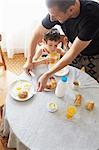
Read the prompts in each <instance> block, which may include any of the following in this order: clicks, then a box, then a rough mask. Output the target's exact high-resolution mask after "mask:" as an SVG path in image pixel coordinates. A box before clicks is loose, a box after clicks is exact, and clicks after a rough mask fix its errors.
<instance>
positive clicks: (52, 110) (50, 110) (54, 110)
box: [47, 102, 58, 112]
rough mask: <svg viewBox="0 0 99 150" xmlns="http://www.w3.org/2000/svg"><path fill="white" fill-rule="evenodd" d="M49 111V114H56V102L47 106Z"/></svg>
mask: <svg viewBox="0 0 99 150" xmlns="http://www.w3.org/2000/svg"><path fill="white" fill-rule="evenodd" d="M47 109H48V111H49V112H56V111H57V109H58V106H57V104H56V103H55V102H50V103H48V104H47Z"/></svg>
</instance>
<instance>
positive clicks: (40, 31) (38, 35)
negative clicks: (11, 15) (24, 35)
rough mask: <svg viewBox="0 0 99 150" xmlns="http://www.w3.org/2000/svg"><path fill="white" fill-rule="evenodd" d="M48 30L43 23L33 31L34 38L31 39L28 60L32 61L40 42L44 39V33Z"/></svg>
mask: <svg viewBox="0 0 99 150" xmlns="http://www.w3.org/2000/svg"><path fill="white" fill-rule="evenodd" d="M47 31H48V30H47V29H46V28H44V27H43V26H42V25H39V26H38V27H37V28H36V29H35V31H34V32H33V35H32V38H31V39H32V40H31V41H30V44H29V51H28V57H27V61H28V62H32V58H33V56H34V54H35V49H36V46H37V44H38V43H39V42H41V41H42V38H43V35H44V33H45V32H47Z"/></svg>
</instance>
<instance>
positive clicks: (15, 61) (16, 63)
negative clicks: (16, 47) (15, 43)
mask: <svg viewBox="0 0 99 150" xmlns="http://www.w3.org/2000/svg"><path fill="white" fill-rule="evenodd" d="M4 58H5V61H6V65H7V69H8V70H10V71H12V72H14V73H16V74H17V75H19V74H20V73H22V72H23V65H24V63H25V61H26V59H25V58H24V54H15V55H14V57H13V58H10V59H9V58H8V57H7V54H6V53H4Z"/></svg>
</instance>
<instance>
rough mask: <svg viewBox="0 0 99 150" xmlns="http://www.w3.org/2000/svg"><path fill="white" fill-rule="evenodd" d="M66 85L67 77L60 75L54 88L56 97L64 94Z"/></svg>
mask: <svg viewBox="0 0 99 150" xmlns="http://www.w3.org/2000/svg"><path fill="white" fill-rule="evenodd" d="M66 85H67V77H66V76H62V77H61V80H59V82H58V84H57V87H56V90H55V95H56V96H57V97H63V96H64V95H65V91H66Z"/></svg>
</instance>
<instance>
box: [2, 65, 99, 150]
mask: <svg viewBox="0 0 99 150" xmlns="http://www.w3.org/2000/svg"><path fill="white" fill-rule="evenodd" d="M47 70H48V66H47V65H45V64H42V65H40V66H38V67H36V68H35V69H34V70H33V72H31V73H30V74H31V75H27V74H26V73H25V72H23V73H22V74H21V75H19V76H18V77H17V80H16V81H14V82H13V83H12V84H11V85H10V87H9V92H8V95H7V98H6V104H5V109H4V117H3V125H2V129H3V130H2V135H3V136H7V135H9V138H8V144H7V146H8V147H9V148H16V149H17V150H66V149H68V150H98V149H99V83H98V82H97V81H96V80H95V79H93V78H92V77H91V76H90V75H88V74H87V73H86V72H85V71H83V70H80V69H77V68H75V67H72V66H70V65H68V66H66V67H64V68H63V70H61V71H59V72H57V73H56V74H54V75H53V76H52V77H51V79H49V82H50V84H49V83H48V84H47V87H46V88H45V89H44V91H43V92H37V91H36V87H37V81H38V79H39V77H40V76H41V75H42V74H43V73H45V72H46V71H47ZM62 76H66V77H67V85H66V89H65V95H64V96H63V97H58V96H56V94H55V88H56V86H57V84H58V82H59V81H60V79H61V77H62ZM52 82H54V86H53V87H52V88H51V86H50V85H53V84H52ZM69 108H70V109H69Z"/></svg>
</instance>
